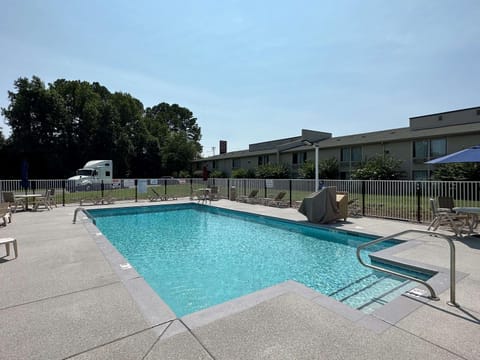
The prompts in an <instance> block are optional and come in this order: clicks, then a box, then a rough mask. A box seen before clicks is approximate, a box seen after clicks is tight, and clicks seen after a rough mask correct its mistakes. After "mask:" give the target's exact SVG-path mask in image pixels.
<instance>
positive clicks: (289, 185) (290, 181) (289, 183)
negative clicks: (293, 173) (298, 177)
mask: <svg viewBox="0 0 480 360" xmlns="http://www.w3.org/2000/svg"><path fill="white" fill-rule="evenodd" d="M288 188H289V191H290V207H292V179H290V180H289V181H288Z"/></svg>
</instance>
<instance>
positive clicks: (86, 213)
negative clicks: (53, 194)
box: [73, 207, 93, 224]
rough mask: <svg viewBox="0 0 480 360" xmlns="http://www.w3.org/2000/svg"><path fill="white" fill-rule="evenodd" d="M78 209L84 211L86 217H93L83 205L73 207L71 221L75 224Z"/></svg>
mask: <svg viewBox="0 0 480 360" xmlns="http://www.w3.org/2000/svg"><path fill="white" fill-rule="evenodd" d="M79 211H83V213H84V214H85V215H87V217H88V218H89V219H93V218H92V216H91V215H90V214H89V213H88V212H87V211H86V210H85V208H83V207H78V208H76V209H75V213H74V214H73V223H74V224H75V222H76V221H77V214H78V212H79Z"/></svg>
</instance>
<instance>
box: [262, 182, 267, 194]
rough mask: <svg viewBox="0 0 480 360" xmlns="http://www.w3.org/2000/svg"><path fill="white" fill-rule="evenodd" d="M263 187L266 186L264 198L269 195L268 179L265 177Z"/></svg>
mask: <svg viewBox="0 0 480 360" xmlns="http://www.w3.org/2000/svg"><path fill="white" fill-rule="evenodd" d="M263 188H264V190H265V196H264V198H266V197H267V179H264V180H263Z"/></svg>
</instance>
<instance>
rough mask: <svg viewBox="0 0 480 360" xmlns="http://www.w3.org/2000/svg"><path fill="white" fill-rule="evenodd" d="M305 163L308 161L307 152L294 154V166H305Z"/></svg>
mask: <svg viewBox="0 0 480 360" xmlns="http://www.w3.org/2000/svg"><path fill="white" fill-rule="evenodd" d="M305 161H307V152H306V151H304V152H300V153H293V154H292V164H293V165H298V164H303V163H304V162H305Z"/></svg>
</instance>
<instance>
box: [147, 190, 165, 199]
mask: <svg viewBox="0 0 480 360" xmlns="http://www.w3.org/2000/svg"><path fill="white" fill-rule="evenodd" d="M149 189H150V191H151V192H152V193H153V195H149V196H148V200H150V201H162V200H166V198H165V196H163V195H160V194H159V193H158V192H157V191H156V190H155V189H154V188H149Z"/></svg>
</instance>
